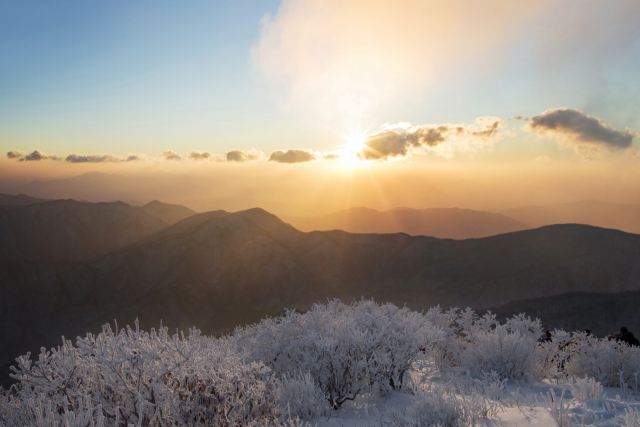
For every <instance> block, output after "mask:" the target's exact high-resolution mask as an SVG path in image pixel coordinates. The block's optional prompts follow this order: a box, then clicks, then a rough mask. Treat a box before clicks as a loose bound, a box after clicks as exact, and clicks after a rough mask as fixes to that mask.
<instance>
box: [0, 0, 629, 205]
mask: <svg viewBox="0 0 640 427" xmlns="http://www.w3.org/2000/svg"><path fill="white" fill-rule="evenodd" d="M639 17H640V7H638V4H637V2H633V1H620V2H615V3H610V4H609V3H608V4H603V3H601V2H596V1H586V2H580V4H579V5H578V4H577V3H575V2H570V1H566V2H560V3H558V2H519V3H517V4H514V3H513V2H506V1H505V2H501V1H494V2H491V3H489V4H483V5H482V6H478V5H476V4H475V3H471V2H464V1H458V2H447V3H446V4H444V3H437V2H434V3H431V2H411V1H402V2H400V3H395V2H394V4H393V5H391V4H390V3H385V2H357V1H352V2H348V3H344V2H338V1H336V2H334V1H323V2H314V1H306V0H303V1H283V2H282V3H279V2H274V1H264V2H257V3H251V4H249V3H244V2H233V3H229V4H224V5H221V4H208V3H204V2H201V3H193V4H190V5H188V6H184V5H177V4H173V3H168V2H160V3H153V4H151V3H144V2H143V3H136V4H127V5H117V6H116V5H97V4H89V3H79V2H71V3H67V4H65V5H62V6H60V5H55V6H54V5H51V4H49V3H46V2H20V3H17V2H5V3H3V5H2V6H0V19H1V20H2V22H3V25H2V26H1V27H0V28H1V29H0V39H1V40H3V43H2V44H0V53H1V54H2V58H3V62H2V66H1V67H0V82H1V83H0V85H1V86H0V88H1V91H2V94H3V95H2V96H0V148H1V149H2V150H3V152H4V153H6V154H5V155H4V158H3V159H2V160H1V161H0V178H1V179H2V187H1V191H3V192H5V193H12V194H17V193H20V192H23V193H25V194H28V195H30V196H34V197H44V198H75V199H82V200H88V201H113V200H129V201H133V200H135V201H139V202H140V203H146V202H148V201H151V200H154V199H159V200H162V201H165V202H169V203H179V204H183V205H185V206H188V207H190V208H192V209H195V210H197V211H206V210H211V209H228V210H239V209H246V208H250V207H255V206H260V207H263V208H265V209H268V210H270V211H272V212H275V213H277V214H281V215H289V216H312V215H316V214H325V213H330V212H334V211H336V210H340V209H347V208H350V207H368V208H374V209H379V210H386V209H392V208H395V207H412V208H430V207H459V208H468V209H480V210H491V211H499V210H504V209H509V208H515V207H520V206H526V205H532V204H551V203H562V202H576V201H580V200H586V199H597V200H601V201H606V202H613V203H626V204H637V203H640V188H639V187H638V184H637V183H638V182H640V180H639V179H638V178H640V176H639V170H640V169H639V168H638V162H640V154H639V153H640V151H638V147H639V145H638V138H637V132H638V129H639V127H640V122H639V121H638V117H639V113H640V106H639V104H638V103H637V102H636V99H637V97H638V95H640V81H639V80H638V79H637V76H636V71H637V65H638V60H639V58H640V36H639V35H638V32H637V30H636V27H635V23H637V22H638V21H637V19H638V18H639ZM381 29H384V30H383V31H381ZM87 172H100V173H103V174H107V175H113V174H115V175H122V176H124V177H128V178H127V180H128V181H127V182H130V183H136V182H137V184H126V185H125V184H122V185H120V187H117V186H116V187H114V186H112V185H108V184H105V183H104V182H103V181H105V180H102V179H82V178H80V179H81V180H82V181H83V182H84V184H83V185H82V186H80V187H79V186H78V185H66V186H65V185H64V184H63V183H59V185H58V186H57V187H56V190H55V191H56V192H55V193H50V194H44V193H43V192H42V191H44V190H37V188H36V187H32V188H31V190H32V193H28V191H27V190H26V189H28V188H29V187H27V188H26V189H25V187H22V186H23V184H28V183H29V182H31V181H33V180H36V179H38V180H51V179H58V178H69V177H74V176H80V175H82V174H85V173H87ZM158 172H163V173H168V174H171V175H162V176H163V177H164V178H153V177H158V176H160V175H157V173H158ZM94 178H95V176H94ZM103 178H104V177H103ZM106 181H107V182H109V179H106ZM49 188H52V187H49ZM52 191H53V190H52Z"/></svg>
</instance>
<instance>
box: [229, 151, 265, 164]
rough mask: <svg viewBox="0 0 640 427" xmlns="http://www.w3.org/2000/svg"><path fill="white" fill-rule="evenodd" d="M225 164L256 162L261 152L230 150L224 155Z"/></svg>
mask: <svg viewBox="0 0 640 427" xmlns="http://www.w3.org/2000/svg"><path fill="white" fill-rule="evenodd" d="M224 157H225V159H226V161H227V162H247V161H252V160H258V159H260V158H261V157H262V152H260V151H257V150H254V149H252V150H249V151H245V150H231V151H227V152H226V153H225V155H224Z"/></svg>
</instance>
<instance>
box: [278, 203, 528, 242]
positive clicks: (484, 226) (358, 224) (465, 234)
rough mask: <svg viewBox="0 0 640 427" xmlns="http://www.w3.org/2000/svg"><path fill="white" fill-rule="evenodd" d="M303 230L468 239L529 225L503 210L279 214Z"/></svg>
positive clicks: (361, 210)
mask: <svg viewBox="0 0 640 427" xmlns="http://www.w3.org/2000/svg"><path fill="white" fill-rule="evenodd" d="M281 218H282V219H283V220H285V221H286V222H288V223H290V224H291V225H293V226H294V227H295V228H297V229H299V230H302V231H326V230H344V231H347V232H349V233H407V234H410V235H412V236H433V237H438V238H441V239H445V238H448V239H469V238H477V237H487V236H493V235H496V234H502V233H509V232H512V231H519V230H525V229H527V228H529V227H528V226H527V225H526V224H523V223H521V222H519V221H516V220H514V219H512V218H509V217H507V216H505V215H502V214H495V213H489V212H481V211H472V210H469V209H457V208H451V209H408V208H399V209H393V210H390V211H384V212H378V211H376V210H374V209H367V208H352V209H347V210H344V211H339V212H335V213H332V214H329V215H323V216H317V217H313V218H293V217H281Z"/></svg>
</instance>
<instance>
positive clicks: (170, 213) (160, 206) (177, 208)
mask: <svg viewBox="0 0 640 427" xmlns="http://www.w3.org/2000/svg"><path fill="white" fill-rule="evenodd" d="M142 210H143V211H145V212H146V213H147V214H149V215H151V216H153V217H156V218H158V219H159V220H160V221H162V222H164V223H167V224H169V225H173V224H175V223H176V222H180V221H182V220H183V219H185V218H188V217H190V216H192V215H195V214H196V212H195V211H192V210H191V209H189V208H187V207H185V206H182V205H171V204H169V203H162V202H159V201H157V200H154V201H152V202H149V203H147V204H146V205H144V206H142Z"/></svg>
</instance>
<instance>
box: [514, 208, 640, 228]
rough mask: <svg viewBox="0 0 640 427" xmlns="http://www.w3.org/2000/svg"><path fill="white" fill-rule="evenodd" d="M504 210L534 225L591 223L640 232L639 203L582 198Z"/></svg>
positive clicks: (517, 218)
mask: <svg viewBox="0 0 640 427" xmlns="http://www.w3.org/2000/svg"><path fill="white" fill-rule="evenodd" d="M502 213H503V214H504V215H506V216H509V217H511V218H514V219H516V220H518V221H521V222H523V223H526V224H528V225H529V226H531V227H542V226H544V225H551V224H589V225H594V226H596V227H603V228H615V229H618V230H622V231H627V232H629V233H636V234H637V233H640V205H626V204H619V203H606V202H600V201H598V200H582V201H579V202H574V203H558V204H553V205H538V206H536V205H534V206H525V207H521V208H516V209H509V210H506V211H503V212H502Z"/></svg>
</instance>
